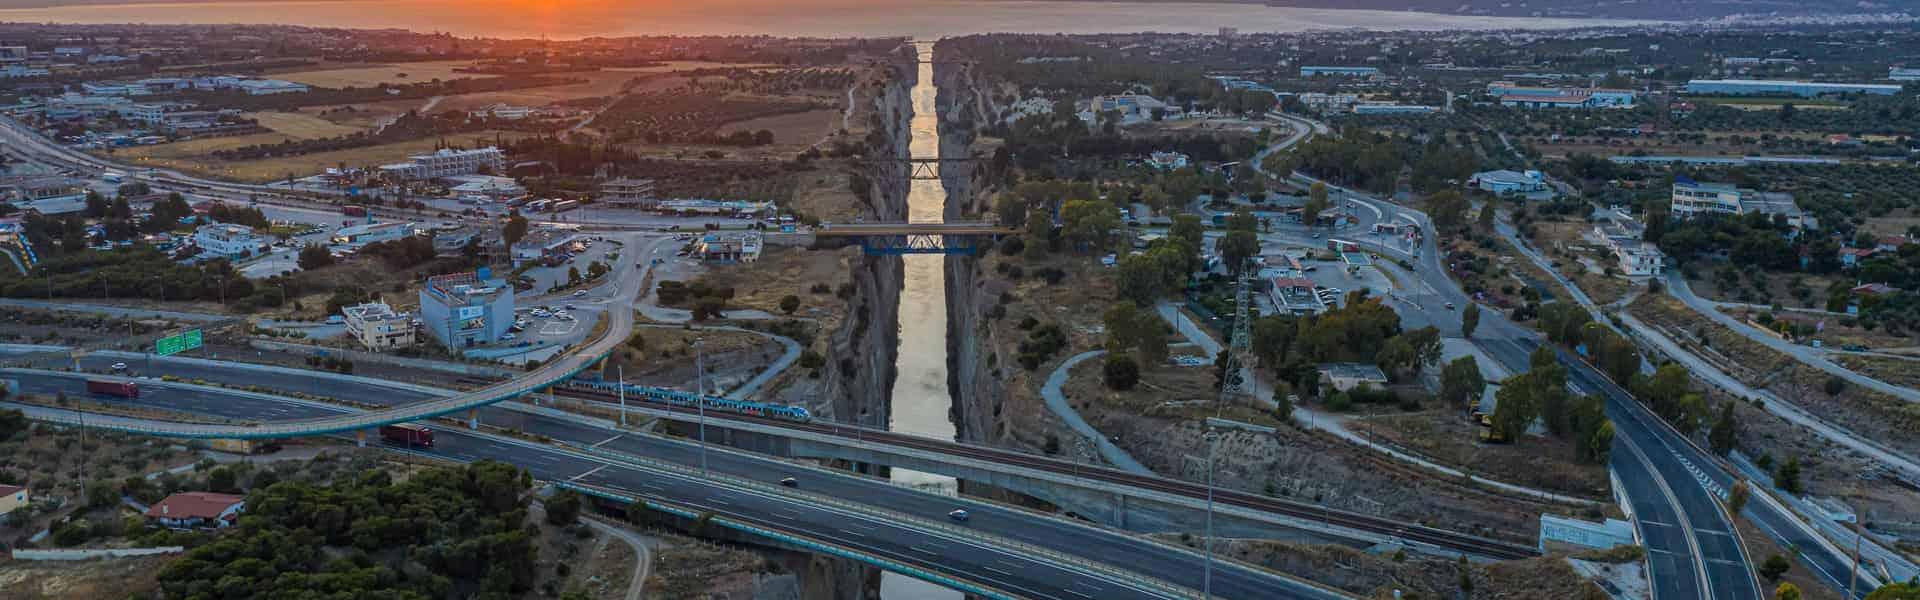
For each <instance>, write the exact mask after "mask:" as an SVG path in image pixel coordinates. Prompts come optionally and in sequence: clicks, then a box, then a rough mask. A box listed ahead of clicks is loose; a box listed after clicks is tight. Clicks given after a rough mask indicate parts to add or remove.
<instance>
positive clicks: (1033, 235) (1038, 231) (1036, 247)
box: [1024, 206, 1053, 260]
mask: <svg viewBox="0 0 1920 600" xmlns="http://www.w3.org/2000/svg"><path fill="white" fill-rule="evenodd" d="M1024 237H1026V239H1027V248H1026V254H1027V259H1029V260H1032V259H1036V258H1040V257H1042V256H1046V255H1047V250H1048V246H1050V245H1051V244H1052V240H1053V217H1050V216H1048V215H1047V211H1045V210H1043V209H1041V208H1040V207H1038V206H1036V207H1033V208H1032V209H1029V210H1028V211H1027V230H1026V235H1025V236H1024Z"/></svg>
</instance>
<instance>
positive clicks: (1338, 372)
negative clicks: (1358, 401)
mask: <svg viewBox="0 0 1920 600" xmlns="http://www.w3.org/2000/svg"><path fill="white" fill-rule="evenodd" d="M1320 379H1321V381H1324V382H1326V383H1328V384H1330V385H1332V386H1333V389H1335V390H1338V391H1342V392H1344V391H1347V390H1351V389H1353V388H1355V387H1358V386H1360V385H1361V384H1367V385H1371V386H1374V387H1386V385H1387V373H1386V372H1385V371H1381V370H1380V367H1377V366H1374V365H1370V364H1366V363H1323V364H1321V365H1320Z"/></svg>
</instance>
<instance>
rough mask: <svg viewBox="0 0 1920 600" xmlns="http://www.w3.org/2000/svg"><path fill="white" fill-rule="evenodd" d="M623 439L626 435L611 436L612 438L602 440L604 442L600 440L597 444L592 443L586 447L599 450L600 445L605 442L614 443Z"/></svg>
mask: <svg viewBox="0 0 1920 600" xmlns="http://www.w3.org/2000/svg"><path fill="white" fill-rule="evenodd" d="M623 437H626V434H620V435H616V436H613V437H610V438H607V439H604V440H600V441H598V442H594V443H593V444H591V445H589V446H587V447H589V448H599V447H600V445H601V444H605V443H607V442H611V441H614V440H617V439H620V438H623Z"/></svg>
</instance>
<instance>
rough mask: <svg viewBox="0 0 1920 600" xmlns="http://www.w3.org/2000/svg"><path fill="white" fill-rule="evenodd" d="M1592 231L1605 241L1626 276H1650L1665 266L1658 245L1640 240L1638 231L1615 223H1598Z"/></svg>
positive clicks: (1664, 258)
mask: <svg viewBox="0 0 1920 600" xmlns="http://www.w3.org/2000/svg"><path fill="white" fill-rule="evenodd" d="M1593 233H1594V235H1596V236H1598V237H1599V238H1600V239H1601V240H1602V241H1604V242H1605V243H1606V245H1607V250H1609V251H1612V252H1613V258H1614V261H1615V263H1617V264H1618V265H1619V267H1620V272H1621V273H1623V274H1625V275H1626V276H1628V277H1651V276H1654V275H1658V274H1660V271H1661V269H1664V268H1666V260H1667V257H1666V255H1665V254H1662V253H1661V252H1660V247H1659V246H1655V245H1653V244H1652V243H1650V242H1646V241H1643V240H1641V238H1640V232H1639V231H1636V230H1634V229H1630V228H1628V227H1625V226H1623V225H1620V224H1617V223H1600V224H1597V225H1594V226H1593Z"/></svg>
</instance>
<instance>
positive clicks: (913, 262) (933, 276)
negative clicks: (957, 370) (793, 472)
mask: <svg viewBox="0 0 1920 600" xmlns="http://www.w3.org/2000/svg"><path fill="white" fill-rule="evenodd" d="M913 47H914V52H915V54H916V55H917V56H919V57H920V64H919V67H918V69H919V76H918V77H917V78H916V79H915V83H914V86H913V121H912V126H911V127H910V129H912V132H913V133H912V135H913V139H912V141H911V143H909V144H908V148H909V152H911V153H912V154H913V157H914V158H939V157H940V116H939V114H938V112H937V111H938V110H939V107H938V105H937V103H936V102H935V101H934V99H935V95H936V94H935V88H934V84H933V65H932V64H931V60H932V56H933V43H932V42H915V43H914V45H913ZM908 183H909V184H910V186H911V187H910V188H909V189H908V191H907V220H908V221H913V222H930V223H938V222H941V221H944V220H945V219H946V210H947V190H946V188H944V187H942V186H941V184H940V182H939V181H920V180H915V181H911V182H908ZM903 259H904V260H905V262H906V264H905V272H906V280H905V285H904V286H903V287H902V289H901V290H900V313H899V314H900V351H899V354H898V358H896V359H895V362H894V366H895V367H896V368H897V369H898V370H897V372H898V373H899V377H898V378H897V379H896V380H895V381H894V383H893V398H892V403H893V409H892V415H893V422H891V423H888V424H887V428H888V429H891V430H893V431H899V432H903V433H912V434H916V435H924V436H928V437H938V438H941V439H949V440H950V439H953V437H954V435H955V430H954V427H953V420H952V417H951V416H950V415H949V409H950V408H951V406H952V404H953V394H952V392H951V391H950V390H948V388H947V279H946V257H945V256H942V255H939V254H913V255H908V256H905V257H903ZM893 479H894V481H897V482H900V483H903V484H907V485H912V486H914V487H919V488H923V489H929V491H936V492H938V493H946V494H953V493H955V490H956V489H957V488H958V485H957V484H956V483H955V481H954V479H953V478H952V477H947V476H944V475H934V474H930V473H921V472H918V471H908V470H905V469H894V470H893ZM880 597H881V598H883V599H885V600H909V599H912V600H920V599H925V598H934V599H946V598H954V599H958V598H962V597H963V594H961V593H960V592H958V591H954V590H950V589H947V588H943V587H940V586H936V585H934V584H931V583H927V582H924V581H921V580H918V579H914V578H912V577H907V576H905V575H897V574H894V573H886V574H885V575H882V576H881V579H880Z"/></svg>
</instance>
